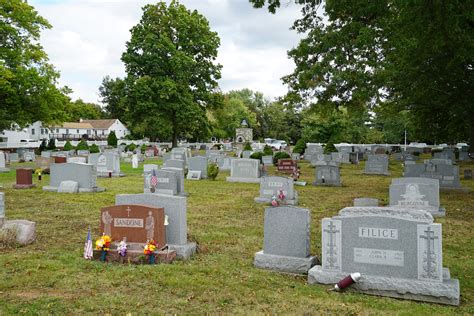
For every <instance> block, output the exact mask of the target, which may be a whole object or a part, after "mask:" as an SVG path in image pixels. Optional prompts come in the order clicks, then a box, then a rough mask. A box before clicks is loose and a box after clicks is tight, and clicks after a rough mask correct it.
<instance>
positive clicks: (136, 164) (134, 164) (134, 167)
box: [132, 154, 138, 169]
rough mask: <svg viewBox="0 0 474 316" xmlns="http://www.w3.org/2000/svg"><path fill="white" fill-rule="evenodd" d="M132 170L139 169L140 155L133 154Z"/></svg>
mask: <svg viewBox="0 0 474 316" xmlns="http://www.w3.org/2000/svg"><path fill="white" fill-rule="evenodd" d="M132 168H133V169H137V168H138V154H133V155H132Z"/></svg>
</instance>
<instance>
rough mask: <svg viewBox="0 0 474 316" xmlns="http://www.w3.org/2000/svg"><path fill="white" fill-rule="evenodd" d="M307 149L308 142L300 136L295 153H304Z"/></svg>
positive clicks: (294, 149)
mask: <svg viewBox="0 0 474 316" xmlns="http://www.w3.org/2000/svg"><path fill="white" fill-rule="evenodd" d="M305 149H306V142H305V141H304V139H302V138H300V139H298V141H297V142H296V145H295V147H294V148H293V153H294V154H300V155H302V154H303V153H304V151H305Z"/></svg>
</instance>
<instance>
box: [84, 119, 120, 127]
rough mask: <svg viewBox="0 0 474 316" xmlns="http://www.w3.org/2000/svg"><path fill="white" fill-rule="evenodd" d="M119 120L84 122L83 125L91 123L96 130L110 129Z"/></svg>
mask: <svg viewBox="0 0 474 316" xmlns="http://www.w3.org/2000/svg"><path fill="white" fill-rule="evenodd" d="M116 120H117V119H110V120H82V123H89V124H90V125H92V127H93V128H96V129H108V128H109V127H110V126H112V124H114V123H115V121H116Z"/></svg>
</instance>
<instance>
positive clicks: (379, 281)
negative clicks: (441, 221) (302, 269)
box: [308, 265, 460, 305]
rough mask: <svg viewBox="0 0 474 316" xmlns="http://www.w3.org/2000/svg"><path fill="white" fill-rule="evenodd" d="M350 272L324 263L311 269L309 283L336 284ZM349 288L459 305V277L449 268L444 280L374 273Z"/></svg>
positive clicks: (350, 289)
mask: <svg viewBox="0 0 474 316" xmlns="http://www.w3.org/2000/svg"><path fill="white" fill-rule="evenodd" d="M348 275H349V273H347V272H328V271H323V269H322V267H321V266H320V265H317V266H315V267H313V268H312V269H311V270H309V271H308V283H309V284H315V283H322V284H336V283H338V282H339V281H340V280H342V279H343V278H345V277H346V276H348ZM348 290H349V291H355V292H361V293H365V294H369V295H379V296H388V297H395V298H402V299H408V300H415V301H424V302H432V303H439V304H447V305H459V295H460V292H459V280H457V279H451V277H450V273H449V269H447V268H444V269H443V282H442V283H441V282H428V281H419V280H410V279H397V278H388V277H381V276H373V275H362V278H361V279H360V280H359V281H358V282H357V283H355V284H353V285H351V286H350V287H349V288H348Z"/></svg>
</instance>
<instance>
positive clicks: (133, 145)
mask: <svg viewBox="0 0 474 316" xmlns="http://www.w3.org/2000/svg"><path fill="white" fill-rule="evenodd" d="M135 149H137V145H135V144H134V143H131V144H130V145H127V146H126V147H125V151H135Z"/></svg>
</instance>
